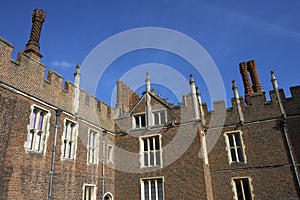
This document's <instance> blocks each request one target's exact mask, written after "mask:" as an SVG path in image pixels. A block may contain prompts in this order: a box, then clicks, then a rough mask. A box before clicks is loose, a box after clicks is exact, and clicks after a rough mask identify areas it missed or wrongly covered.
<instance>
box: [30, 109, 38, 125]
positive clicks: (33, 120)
mask: <svg viewBox="0 0 300 200" xmlns="http://www.w3.org/2000/svg"><path fill="white" fill-rule="evenodd" d="M36 113H37V111H36V110H34V111H33V113H32V116H31V122H30V128H34V127H35V121H36Z"/></svg>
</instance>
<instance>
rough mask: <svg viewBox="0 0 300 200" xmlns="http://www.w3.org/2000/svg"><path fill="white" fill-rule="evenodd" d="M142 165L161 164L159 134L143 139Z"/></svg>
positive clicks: (152, 165)
mask: <svg viewBox="0 0 300 200" xmlns="http://www.w3.org/2000/svg"><path fill="white" fill-rule="evenodd" d="M140 145H141V151H142V152H141V161H142V167H154V166H160V165H161V150H160V137H159V135H156V136H151V137H144V138H142V139H141V144H140Z"/></svg>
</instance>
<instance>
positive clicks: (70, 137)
mask: <svg viewBox="0 0 300 200" xmlns="http://www.w3.org/2000/svg"><path fill="white" fill-rule="evenodd" d="M73 128H74V126H73V125H70V130H69V137H68V139H69V140H72V137H73Z"/></svg>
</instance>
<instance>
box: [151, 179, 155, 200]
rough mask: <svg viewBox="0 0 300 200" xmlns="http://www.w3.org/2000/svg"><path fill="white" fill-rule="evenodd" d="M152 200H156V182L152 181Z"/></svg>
mask: <svg viewBox="0 0 300 200" xmlns="http://www.w3.org/2000/svg"><path fill="white" fill-rule="evenodd" d="M151 200H156V191H155V181H151Z"/></svg>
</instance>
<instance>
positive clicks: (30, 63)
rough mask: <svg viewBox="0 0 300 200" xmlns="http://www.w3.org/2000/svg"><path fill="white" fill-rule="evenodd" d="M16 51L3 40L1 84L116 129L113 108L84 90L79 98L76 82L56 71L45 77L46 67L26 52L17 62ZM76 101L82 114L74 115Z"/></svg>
mask: <svg viewBox="0 0 300 200" xmlns="http://www.w3.org/2000/svg"><path fill="white" fill-rule="evenodd" d="M12 51H13V45H11V44H10V43H9V42H7V41H5V40H4V39H2V38H0V81H1V83H3V84H5V85H8V86H10V87H12V88H13V89H15V90H17V91H20V92H23V93H25V94H26V95H29V96H32V97H34V98H36V99H38V100H41V101H44V102H46V103H47V104H50V105H52V106H54V107H57V108H60V109H62V110H64V111H65V112H68V113H70V114H74V116H76V117H79V118H82V119H85V120H86V121H88V122H90V123H92V124H95V125H101V126H103V127H105V128H107V129H108V130H110V131H113V130H114V125H113V123H114V122H113V118H114V117H113V115H114V112H113V109H112V108H111V107H110V106H108V105H106V104H105V103H103V102H102V101H100V100H98V99H96V98H95V97H94V96H92V95H91V94H88V93H87V92H85V91H83V90H81V89H79V90H80V92H78V94H77V95H75V92H76V89H77V86H76V85H75V84H74V83H72V82H71V81H64V79H63V77H62V76H61V75H60V74H58V73H57V72H55V71H53V70H49V71H48V73H47V78H45V75H46V67H45V66H44V65H43V64H41V63H40V62H38V61H37V60H35V59H34V58H33V57H30V56H29V55H28V54H27V53H25V52H23V51H20V52H19V54H18V56H17V59H16V60H13V59H12V57H11V56H12ZM75 74H76V73H75ZM76 98H79V99H78V104H79V111H78V113H74V104H75V102H76V101H74V99H76Z"/></svg>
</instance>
